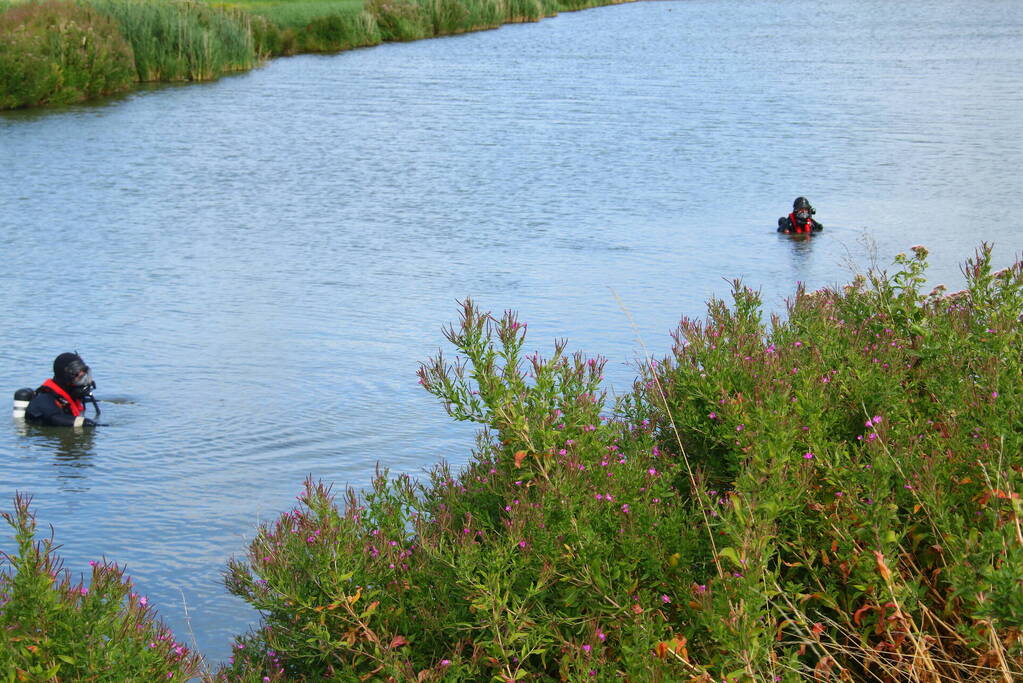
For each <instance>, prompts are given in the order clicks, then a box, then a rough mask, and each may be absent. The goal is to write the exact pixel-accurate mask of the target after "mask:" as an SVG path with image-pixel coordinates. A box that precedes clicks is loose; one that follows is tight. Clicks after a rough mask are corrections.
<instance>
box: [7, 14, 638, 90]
mask: <svg viewBox="0 0 1023 683" xmlns="http://www.w3.org/2000/svg"><path fill="white" fill-rule="evenodd" d="M620 1H621V0H610V1H606V0H366V1H365V2H363V1H362V0H296V1H294V2H288V1H281V0H276V1H265V0H251V1H249V0H241V1H240V2H234V3H211V2H199V1H196V0H0V109H15V108H20V107H36V106H45V105H55V104H68V103H72V102H81V101H85V100H89V99H93V98H96V97H101V96H104V95H109V94H112V93H116V92H122V91H125V90H127V89H129V88H131V87H132V85H133V84H134V83H137V82H147V81H205V80H211V79H215V78H218V77H220V76H222V75H224V74H226V73H231V72H237V71H242V70H246V69H251V68H253V67H254V66H256V65H258V64H259V63H261V62H262V61H263V60H265V59H267V58H270V57H275V56H282V55H293V54H297V53H305V52H337V51H341V50H349V49H352V48H356V47H366V46H371V45H377V44H379V43H381V42H388V41H409V40H419V39H423V38H432V37H436V36H444V35H452V34H456V33H464V32H467V31H478V30H482V29H489V28H496V27H498V26H500V25H502V24H506V23H510V22H522V21H539V20H540V19H542V18H543V17H547V16H552V15H555V14H557V13H558V12H559V11H567V10H575V9H583V8H586V7H593V6H597V5H607V4H614V3H616V2H620Z"/></svg>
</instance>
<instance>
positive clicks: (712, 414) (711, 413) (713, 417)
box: [707, 410, 718, 420]
mask: <svg viewBox="0 0 1023 683" xmlns="http://www.w3.org/2000/svg"><path fill="white" fill-rule="evenodd" d="M707 417H709V418H710V419H712V420H716V419H717V418H718V414H717V413H715V412H714V411H713V410H712V411H710V414H709V415H707Z"/></svg>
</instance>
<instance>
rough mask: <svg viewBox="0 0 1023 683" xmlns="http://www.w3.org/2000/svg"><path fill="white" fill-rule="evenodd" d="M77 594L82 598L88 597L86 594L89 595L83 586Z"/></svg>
mask: <svg viewBox="0 0 1023 683" xmlns="http://www.w3.org/2000/svg"><path fill="white" fill-rule="evenodd" d="M79 592H80V593H81V594H82V596H83V597H84V596H86V595H88V594H89V589H88V588H86V587H85V586H82V588H81V590H80V591H79Z"/></svg>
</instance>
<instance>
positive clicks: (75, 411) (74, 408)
mask: <svg viewBox="0 0 1023 683" xmlns="http://www.w3.org/2000/svg"><path fill="white" fill-rule="evenodd" d="M43 386H44V387H46V388H47V389H49V390H50V391H52V392H53V393H55V394H57V396H58V397H60V398H62V399H64V400H65V401H66V402H67V405H68V407H69V408H70V409H71V414H72V415H74V416H75V417H78V416H79V415H81V414H82V413H84V412H85V404H84V403H82V402H81V401H76V400H75V399H73V398H71V395H70V394H68V393H67V392H66V391H64V389H62V388H61V386H60V385H59V384H57V383H56V382H54V381H53V380H52V379H48V380H46V381H45V382H43ZM54 402H55V403H56V404H57V405H60V401H54ZM61 407H62V408H63V406H61Z"/></svg>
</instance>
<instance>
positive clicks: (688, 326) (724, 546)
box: [0, 247, 1023, 682]
mask: <svg viewBox="0 0 1023 683" xmlns="http://www.w3.org/2000/svg"><path fill="white" fill-rule="evenodd" d="M925 267H926V250H924V249H923V248H922V247H917V248H914V249H913V251H912V253H911V254H909V255H902V256H900V257H899V258H898V259H897V261H896V264H895V270H894V271H893V272H891V273H888V272H880V271H877V272H872V273H870V274H868V275H866V276H864V277H860V278H857V279H856V280H855V281H854V282H853V283H851V284H850V285H848V286H846V287H844V288H839V289H825V290H820V291H815V292H807V291H803V290H798V291H796V292H795V294H794V297H793V299H792V301H791V304H790V308H789V310H788V315H787V316H786V317H785V319H780V318H779V317H777V316H772V317H771V318H770V320H768V321H765V320H764V316H763V313H762V311H761V306H760V301H759V299H758V296H757V294H756V293H755V292H753V291H751V290H749V289H748V288H746V287H744V286H742V285H741V284H740V283H736V285H735V288H734V294H733V301H732V303H731V304H726V303H725V302H722V301H712V302H710V304H709V306H708V309H707V315H706V317H705V318H704V319H703V320H688V319H687V320H683V322H682V323H681V326H680V327H679V330H678V332H677V333H676V342H677V343H676V344H675V346H674V349H673V351H672V353H671V354H670V355H669V356H668V357H666V358H663V359H660V360H657V361H650V362H648V363H646V364H645V365H644V366H643V367H642V368H641V369H640V376H639V377H638V379H637V381H636V384H635V387H634V389H633V391H632V392H631V393H629V394H628V395H627V396H624V397H622V398H621V399H620V400H618V401H617V402H615V403H614V404H610V403H608V401H607V398H606V395H605V393H604V392H603V391H602V389H601V385H602V374H603V367H604V361H603V360H602V359H600V358H588V357H585V356H583V355H581V354H568V353H567V351H566V347H565V345H564V344H563V343H561V342H559V343H557V344H555V346H554V350H553V352H552V353H551V354H550V355H549V356H547V357H542V356H540V355H539V354H536V353H528V354H527V353H526V352H525V331H526V326H525V325H524V324H522V323H520V322H519V321H518V320H517V319H516V317H515V316H514V315H513V314H511V313H507V314H505V315H503V316H500V317H492V316H490V315H488V314H485V313H483V312H481V311H479V310H477V309H476V308H475V307H474V306H473V305H472V304H471V303H469V302H466V304H465V306H464V310H463V311H462V320H461V322H460V324H458V325H455V326H453V327H451V328H449V329H448V330H447V331H446V335H447V337H448V339H449V340H450V342H451V343H452V345H453V346H454V348H455V350H456V353H457V356H456V358H455V359H454V361H453V362H448V361H447V360H445V359H444V358H443V357H437V358H436V359H434V360H432V361H430V362H428V363H426V364H424V365H423V367H422V369H421V372H420V379H421V383H422V384H423V386H424V388H425V389H426V390H427V391H429V392H431V393H432V394H434V395H436V396H437V397H438V398H439V399H440V400H441V401H442V402H443V404H444V405H445V406H446V408H447V410H448V412H449V413H450V414H451V416H452V417H453V418H454V419H457V420H469V421H473V422H476V423H479V424H480V425H481V426H483V428H484V429H483V431H482V432H481V434H480V438H479V440H478V445H477V449H476V452H475V454H474V456H473V457H472V458H471V459H470V461H469V464H468V465H467V466H466V467H465V468H464V469H463V470H462V471H460V472H453V471H451V470H450V469H449V468H448V467H446V466H444V465H439V466H438V467H437V468H436V469H435V470H434V471H433V473H432V475H431V476H430V477H429V478H428V480H426V481H413V480H411V479H409V478H407V477H397V478H392V477H389V476H388V475H387V473H386V472H380V473H379V475H378V476H377V478H376V480H375V481H374V483H373V486H372V489H371V490H370V491H368V492H366V493H365V494H362V495H357V494H356V492H353V491H346V492H344V493H343V496H342V498H343V500H341V501H336V500H335V497H334V495H333V493H332V492H331V491H330V488H329V487H328V486H325V485H323V484H321V483H319V482H315V481H308V482H306V485H305V489H304V491H303V492H302V495H301V496H300V504H299V505H298V506H297V507H296V508H294V509H293V510H291V511H289V512H287V513H285V514H283V515H282V516H281V517H280V518H279V519H277V520H276V521H275V522H273V523H271V524H267V525H264V526H262V527H261V528H260V529H259V530H258V532H257V534H256V537H255V539H254V540H253V542H252V543H251V546H250V547H249V549H248V552H247V554H246V556H245V557H244V558H241V559H238V560H236V561H233V562H232V563H231V564H230V566H229V567H228V572H227V575H226V576H227V579H226V581H227V586H228V588H229V590H230V591H231V592H233V593H235V594H236V595H239V596H241V597H242V598H243V599H245V600H246V601H247V602H249V603H250V604H251V605H252V606H253V607H254V608H255V609H257V610H258V612H259V614H260V617H261V623H260V625H259V627H258V628H257V629H256V630H254V631H253V632H251V633H249V634H246V635H242V636H239V637H238V638H237V641H236V643H235V646H234V653H233V654H234V656H233V658H232V661H231V662H230V663H229V664H227V665H225V666H223V667H221V668H219V669H217V670H209V671H206V672H205V674H204V676H205V678H206V679H208V680H215V681H225V682H227V681H231V682H235V681H245V682H248V681H252V682H258V681H312V680H334V681H355V680H396V681H405V680H415V681H441V680H444V681H449V680H452V681H458V680H462V681H480V680H499V681H518V680H544V681H546V680H567V681H577V680H578V681H583V680H585V681H591V680H595V681H618V680H621V679H623V678H624V679H626V680H634V681H657V680H663V681H669V680H671V681H675V680H689V681H707V682H709V681H722V680H727V681H778V680H780V681H801V680H808V679H814V680H820V681H825V680H844V681H871V680H875V681H1002V682H1008V681H1012V680H1020V677H1021V676H1023V644H1021V632H1023V585H1021V582H1023V520H1021V514H1023V499H1021V494H1023V429H1021V425H1023V355H1021V354H1023V338H1021V337H1023V333H1021V331H1020V319H1021V311H1023V263H1017V264H1016V265H1014V266H1013V267H1011V268H1009V269H1006V270H1003V271H1000V272H993V271H992V268H991V266H990V253H989V251H988V250H987V249H986V248H984V249H982V250H981V251H980V252H979V253H978V254H977V255H976V256H975V257H974V258H973V259H971V260H970V261H968V262H967V264H966V265H965V267H964V272H965V273H966V275H967V278H968V283H967V287H966V289H964V290H963V291H960V292H955V293H951V294H950V293H946V292H945V291H943V290H942V289H941V288H938V289H935V290H934V291H930V292H927V293H925V292H924V291H923V289H922V288H923V285H924V279H925ZM381 458H385V455H381ZM24 507H25V506H24V505H23V504H21V503H19V506H18V509H19V511H20V510H22V509H23V508H24ZM26 517H27V513H25V512H19V513H18V519H23V518H26ZM16 526H17V525H16ZM22 526H24V525H22ZM19 534H20V536H19V538H20V539H21V541H20V545H21V553H22V557H23V558H24V557H26V556H27V557H29V558H36V559H30V560H28V561H26V560H24V559H15V560H14V562H13V565H12V566H13V568H14V570H15V571H14V573H13V578H11V576H12V574H11V573H10V572H9V571H8V572H6V573H5V574H3V575H0V601H2V602H0V604H2V607H0V624H11V623H15V622H17V623H18V624H19V628H20V630H18V631H14V633H15V634H16V637H15V638H14V639H11V638H8V640H9V642H12V643H14V644H13V646H12V647H13V649H8V650H4V648H2V647H0V652H5V651H10V652H15V653H17V652H21V650H24V651H25V652H28V650H25V648H24V644H26V643H27V642H29V641H26V640H25V638H30V639H31V643H32V644H33V646H34V647H35V648H36V649H35V650H32V651H31V656H32V657H34V658H35V659H31V660H29V659H28V658H29V654H21V655H18V656H19V657H22V659H17V660H15V661H16V666H18V667H20V668H22V669H23V667H24V666H27V665H28V664H26V663H24V662H28V663H32V662H35V664H33V665H35V666H41V667H47V666H51V667H52V666H56V665H57V664H58V663H59V662H63V661H64V660H63V659H62V658H61V656H60V655H61V654H64V653H69V652H70V654H67V656H69V657H72V658H75V657H77V655H76V654H74V652H72V651H71V650H69V649H68V648H66V647H64V649H61V647H62V646H66V639H67V638H69V637H71V636H67V635H64V634H66V633H73V631H71V630H67V629H64V630H58V626H60V625H61V624H63V623H64V622H65V621H72V622H75V620H78V621H82V622H84V621H88V620H89V619H93V618H94V616H93V614H94V613H93V612H89V611H87V610H86V603H85V602H84V600H82V601H80V599H79V597H78V596H79V595H80V594H81V595H85V593H82V589H83V588H85V589H87V593H88V595H97V594H98V593H100V592H101V591H100V589H97V587H96V581H97V578H96V575H95V574H94V577H93V584H92V585H90V586H75V585H72V584H70V583H69V582H68V581H67V580H58V581H57V582H56V583H52V581H51V580H50V579H49V578H48V577H49V576H50V573H49V570H47V569H46V568H45V564H40V561H39V560H38V557H39V553H38V552H35V551H33V550H32V549H31V547H30V544H28V543H27V542H26V540H25V538H26V532H25V531H24V530H22V531H20V532H19ZM33 552H35V554H34V555H33ZM43 554H45V553H43ZM40 567H42V569H40ZM26 572H27V574H28V577H29V578H28V579H23V578H21V577H22V575H23V574H24V573H26ZM101 576H102V575H101ZM49 584H52V585H49ZM48 585H49V586H48ZM26 587H28V588H26ZM29 590H30V591H32V592H31V593H28V592H26V591H29ZM119 590H121V593H120V594H119V595H117V594H115V595H114V598H115V600H114V601H113V602H114V603H116V601H117V599H119V600H120V601H121V604H122V605H123V608H124V609H125V610H128V611H129V612H130V611H131V610H132V609H136V608H137V606H138V604H139V601H138V600H137V599H135V600H134V602H133V598H132V597H131V596H125V595H124V589H119ZM47 591H49V593H47ZM44 593H46V594H47V595H50V597H40V596H42V595H43V594H44ZM51 594H52V595H51ZM53 595H56V597H53ZM40 602H42V603H43V604H58V605H60V609H59V610H57V611H53V612H43V611H40V610H37V609H34V608H33V609H30V608H29V606H30V605H35V604H37V603H40ZM12 605H17V606H20V607H18V608H13V607H12ZM111 610H112V608H111V609H110V610H108V613H109V614H114V613H115V612H116V610H113V611H111ZM48 614H52V615H53V616H52V617H50V616H46V615H48ZM44 618H45V619H48V621H45V622H39V621H37V620H42V619H44ZM109 618H114V617H109ZM117 618H120V617H117ZM40 623H42V624H43V625H42V626H40V625H39V624H40ZM76 623H77V622H76ZM8 633H9V632H8V631H7V630H4V629H0V638H2V637H8ZM26 634H28V635H26ZM44 636H45V637H44ZM76 637H78V636H76ZM146 638H149V636H148V635H147V636H146ZM166 638H167V639H170V640H172V639H171V637H170V636H169V634H167V635H166ZM134 646H135V645H134V644H133V641H132V642H129V643H127V644H126V645H125V647H126V648H131V647H134ZM175 647H180V646H172V647H170V648H169V649H168V651H167V652H171V653H173V652H175ZM18 648H21V650H19V649H18ZM164 654H167V653H166V652H165V653H164ZM0 656H3V655H0ZM76 661H77V660H76ZM3 663H6V662H3ZM173 663H174V662H170V663H167V662H163V661H161V662H159V664H158V666H164V665H166V666H167V667H168V668H167V672H168V673H169V674H170V677H172V678H173V677H175V676H178V675H179V672H180V671H184V669H185V665H184V664H182V665H181V668H180V669H173V668H170V665H171V664H173ZM188 664H189V665H192V664H194V663H193V662H190V661H189V662H188ZM61 666H63V664H62V665H61ZM154 666H157V664H154ZM182 675H183V674H182Z"/></svg>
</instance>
